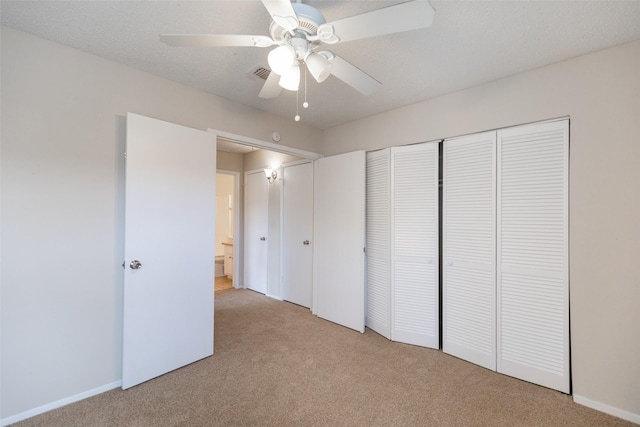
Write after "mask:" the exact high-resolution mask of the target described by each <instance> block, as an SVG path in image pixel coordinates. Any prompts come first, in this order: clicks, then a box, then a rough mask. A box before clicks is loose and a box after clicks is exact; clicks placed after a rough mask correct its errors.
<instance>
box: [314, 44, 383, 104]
mask: <svg viewBox="0 0 640 427" xmlns="http://www.w3.org/2000/svg"><path fill="white" fill-rule="evenodd" d="M319 53H320V52H319ZM332 56H333V57H330V58H329V61H330V62H331V64H333V65H332V67H331V74H333V75H334V76H336V77H337V78H339V79H340V80H342V81H343V82H345V83H346V84H348V85H349V86H351V87H353V88H354V89H355V90H357V91H358V92H360V93H361V94H363V95H372V94H373V93H375V92H376V91H377V90H378V89H379V88H380V87H381V86H382V83H380V82H379V81H377V80H376V79H374V78H373V77H371V76H370V75H369V74H367V73H365V72H364V71H362V70H361V69H359V68H358V67H356V66H355V65H353V64H351V63H350V62H347V61H345V60H344V59H342V58H340V57H339V56H335V55H332Z"/></svg>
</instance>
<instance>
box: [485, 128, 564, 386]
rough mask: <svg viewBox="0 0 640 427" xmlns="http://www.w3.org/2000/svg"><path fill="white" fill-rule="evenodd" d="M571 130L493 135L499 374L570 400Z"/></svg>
mask: <svg viewBox="0 0 640 427" xmlns="http://www.w3.org/2000/svg"><path fill="white" fill-rule="evenodd" d="M568 158H569V122H568V120H563V121H557V122H550V123H536V124H531V125H525V126H518V127H515V128H509V129H504V130H501V131H498V343H497V344H498V362H497V363H498V366H497V368H498V372H502V373H505V374H508V375H511V376H514V377H517V378H521V379H524V380H527V381H531V382H534V383H536V384H540V385H543V386H546V387H551V388H554V389H556V390H560V391H563V392H565V393H569V391H570V383H569V380H570V378H569V258H568V254H569V247H568V245H569V238H568V234H569V212H568V206H569V200H568V195H569V173H568V166H569V161H568Z"/></svg>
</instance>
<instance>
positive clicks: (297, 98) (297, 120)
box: [293, 90, 300, 122]
mask: <svg viewBox="0 0 640 427" xmlns="http://www.w3.org/2000/svg"><path fill="white" fill-rule="evenodd" d="M299 93H300V91H299V90H297V91H296V116H295V117H294V118H293V120H295V121H296V122H299V121H300V114H298V102H299V96H298V94H299Z"/></svg>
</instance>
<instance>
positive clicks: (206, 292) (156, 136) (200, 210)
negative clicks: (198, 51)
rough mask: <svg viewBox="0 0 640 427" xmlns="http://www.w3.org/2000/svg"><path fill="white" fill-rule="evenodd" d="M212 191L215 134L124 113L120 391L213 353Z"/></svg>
mask: <svg viewBox="0 0 640 427" xmlns="http://www.w3.org/2000/svg"><path fill="white" fill-rule="evenodd" d="M215 191H216V136H215V135H214V134H212V133H208V132H203V131H199V130H195V129H191V128H186V127H183V126H178V125H175V124H172V123H167V122H163V121H160V120H155V119H150V118H147V117H143V116H139V115H136V114H128V115H127V160H126V196H125V200H126V202H125V203H126V206H125V251H124V253H125V270H124V307H123V312H124V318H123V343H122V388H123V389H126V388H129V387H132V386H134V385H136V384H139V383H141V382H144V381H147V380H149V379H151V378H154V377H157V376H159V375H162V374H164V373H166V372H169V371H172V370H174V369H176V368H179V367H181V366H184V365H186V364H189V363H192V362H194V361H196V360H199V359H202V358H204V357H206V356H210V355H211V354H213V286H214V253H215V249H214V248H215ZM137 266H139V268H136V267H137Z"/></svg>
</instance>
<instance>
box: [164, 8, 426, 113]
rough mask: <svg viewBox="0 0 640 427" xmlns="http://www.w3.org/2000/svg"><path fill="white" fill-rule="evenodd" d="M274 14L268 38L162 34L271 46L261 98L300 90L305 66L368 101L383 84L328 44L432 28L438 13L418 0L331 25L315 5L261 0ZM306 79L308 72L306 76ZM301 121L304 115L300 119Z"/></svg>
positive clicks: (185, 42)
mask: <svg viewBox="0 0 640 427" xmlns="http://www.w3.org/2000/svg"><path fill="white" fill-rule="evenodd" d="M262 4H263V5H264V6H265V8H266V9H267V11H268V12H269V14H270V15H271V19H272V21H271V25H270V26H269V34H270V35H271V37H268V36H264V35H229V34H161V35H160V40H161V41H162V42H164V43H166V44H168V45H170V46H211V47H216V46H246V47H270V46H274V45H277V47H276V48H274V49H272V50H271V51H270V52H269V54H268V56H267V61H268V63H269V67H270V68H271V71H272V74H275V75H276V76H272V75H270V76H269V77H268V78H267V80H266V82H265V83H264V85H263V87H262V90H261V91H260V94H259V95H258V96H259V97H261V98H266V99H268V98H275V97H277V96H278V95H279V94H280V88H284V89H287V90H291V91H297V90H298V88H299V86H300V64H301V63H303V64H304V65H306V68H308V69H309V73H310V74H311V75H312V76H313V78H314V80H315V81H316V82H318V83H322V82H324V81H325V80H327V78H328V77H329V76H330V75H333V76H334V77H336V78H338V79H339V80H342V81H343V82H344V83H346V84H347V85H349V86H351V87H353V88H354V89H356V90H357V91H358V92H360V93H362V94H363V95H365V96H368V95H371V94H373V93H375V92H376V91H377V90H378V89H379V88H380V86H382V84H381V83H380V82H379V81H377V80H376V79H374V78H373V77H371V76H370V75H368V74H367V73H365V72H364V71H362V70H360V69H359V68H358V67H356V66H355V65H353V64H351V63H350V62H348V61H346V60H344V59H343V58H341V57H339V56H337V55H335V54H334V53H333V52H330V51H327V50H320V49H321V47H322V46H323V45H324V44H329V45H331V44H336V43H340V42H348V41H352V40H359V39H363V38H367V37H376V36H382V35H386V34H394V33H400V32H404V31H412V30H417V29H420V28H427V27H430V26H431V24H432V22H433V15H434V13H435V11H434V10H433V8H432V7H431V5H430V3H429V1H428V0H413V1H407V2H405V3H400V4H396V5H392V6H389V7H385V8H382V9H378V10H374V11H371V12H366V13H362V14H360V15H356V16H351V17H348V18H343V19H339V20H337V21H334V22H329V23H327V22H326V21H325V18H324V16H323V15H322V13H321V12H320V11H319V10H318V9H316V8H315V7H313V6H310V5H308V4H304V3H301V1H300V0H297V2H296V3H291V1H290V0H262ZM305 75H306V71H305ZM277 76H279V77H277ZM296 118H297V120H299V115H296Z"/></svg>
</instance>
